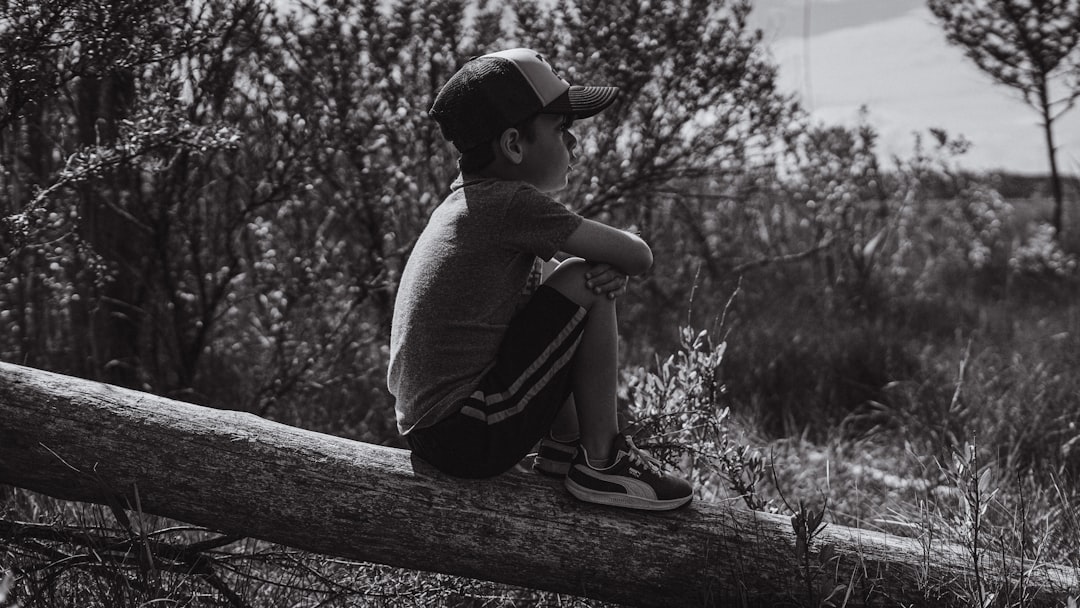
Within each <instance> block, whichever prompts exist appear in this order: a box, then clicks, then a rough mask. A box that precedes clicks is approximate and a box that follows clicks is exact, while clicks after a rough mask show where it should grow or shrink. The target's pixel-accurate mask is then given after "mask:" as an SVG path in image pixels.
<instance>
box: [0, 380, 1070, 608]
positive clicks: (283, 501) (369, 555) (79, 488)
mask: <svg viewBox="0 0 1080 608" xmlns="http://www.w3.org/2000/svg"><path fill="white" fill-rule="evenodd" d="M0 483H5V484H10V485H14V486H18V487H22V488H26V489H29V490H33V491H37V492H41V493H44V494H48V495H51V496H54V497H57V498H61V499H67V500H76V501H87V502H95V503H103V504H109V503H113V504H116V503H117V502H118V503H119V504H121V505H125V506H126V507H127V508H130V509H133V508H134V507H133V506H134V505H135V504H136V502H137V501H138V504H140V505H141V508H142V511H143V512H146V513H153V514H157V515H162V516H166V517H170V518H174V519H178V520H182V521H186V522H190V523H193V524H198V525H202V526H206V527H208V528H212V529H216V530H220V531H222V532H225V533H229V534H236V535H243V536H250V537H254V538H260V539H264V540H267V541H271V542H275V543H280V544H283V545H288V546H291V547H295V548H297V549H302V550H307V551H312V552H317V553H323V554H327V555H335V556H340V557H345V558H351V559H358V560H363V561H369V562H377V563H381V564H389V565H392V566H399V567H405V568H411V569H418V570H427V571H434V572H443V573H447V574H454V575H462V576H467V577H473V578H479V579H485V580H491V581H498V582H503V583H509V584H514V585H520V586H525V587H530V588H535V589H544V590H550V591H556V592H561V593H568V594H574V595H579V596H585V597H590V598H596V599H600V600H605V601H609V602H616V603H621V604H628V605H634V606H727V605H767V606H778V605H779V606H783V605H817V604H818V603H819V602H820V601H821V600H823V599H825V598H826V597H828V596H829V594H830V593H834V592H835V593H836V595H833V596H832V600H833V602H834V603H835V604H836V605H840V604H841V603H844V602H845V595H846V594H848V593H850V596H849V597H848V598H847V599H846V604H847V605H848V606H860V605H868V604H872V605H875V606H882V605H899V604H914V605H935V606H940V605H970V604H969V602H968V600H969V599H970V597H972V593H973V591H972V590H973V589H976V588H977V585H976V583H975V580H974V569H973V567H972V558H971V557H970V555H968V554H967V553H966V552H965V551H964V550H963V548H961V547H957V546H953V545H946V544H941V543H936V542H935V543H933V544H930V545H926V544H924V543H923V542H921V541H919V540H916V539H909V538H902V537H898V536H890V535H886V534H881V533H878V532H873V531H866V530H858V529H852V528H845V527H841V526H835V525H826V526H825V527H824V528H823V529H822V530H820V531H819V532H818V533H817V534H816V535H813V536H812V537H811V538H810V539H809V542H804V541H805V540H806V539H805V537H804V538H802V539H800V538H799V537H798V535H797V534H796V533H795V531H794V530H793V524H792V520H791V518H788V517H785V516H781V515H775V514H769V513H761V512H754V511H748V510H746V509H742V508H738V507H737V506H735V505H733V504H719V503H706V502H700V501H698V502H694V503H692V504H691V505H690V506H689V507H686V508H683V509H679V510H676V511H672V512H667V513H641V512H635V511H626V510H619V509H614V508H608V507H600V506H596V505H590V504H586V503H581V502H577V501H575V500H574V499H573V498H572V497H570V496H569V494H568V493H566V492H565V491H563V490H562V488H561V487H560V485H559V483H558V482H557V481H554V480H550V479H547V478H544V477H542V476H539V475H535V474H532V473H527V472H517V471H515V472H510V473H507V474H504V475H502V476H499V477H497V478H494V479H490V480H481V481H475V480H459V479H453V478H450V477H447V476H445V475H442V474H441V473H439V472H437V471H435V470H434V469H433V468H431V467H430V466H429V465H427V464H425V463H424V462H422V461H420V460H418V459H415V458H412V457H411V456H410V454H409V453H408V452H406V451H402V450H397V449H392V448H386V447H379V446H374V445H369V444H365V443H359V442H355V441H349V440H346V439H342V438H339V437H334V436H330V435H323V434H319V433H315V432H310V431H305V430H302V429H298V428H294V427H290V426H285V425H282V424H278V423H274V422H270V421H267V420H264V419H261V418H258V417H256V416H254V415H251V414H247V413H242V412H235V411H225V410H215V409H209V408H205V407H200V406H195V405H190V404H186V403H181V402H177V401H172V400H169V399H165V398H161V397H156V396H153V395H149V394H146V393H140V392H137V391H132V390H128V389H123V388H119V387H115V386H111V385H105V384H100V383H96V382H91V381H86V380H79V379H75V378H72V377H68V376H62V375H58V374H52V373H48V372H43V371H39V370H34V369H31V368H26V367H20V366H15V365H10V364H3V363H0ZM136 497H137V498H136ZM1021 567H1023V569H1024V572H1023V576H1021V572H1020V570H1021ZM980 568H981V570H982V572H984V580H983V585H984V588H985V589H986V590H988V591H990V592H997V593H999V594H1006V596H1007V594H1009V593H1013V594H1014V595H1015V593H1016V591H1015V590H1016V589H1018V588H1019V587H1020V585H1021V583H1022V585H1023V586H1024V588H1025V592H1026V594H1027V595H1026V596H1025V597H1026V604H1025V605H1027V606H1039V605H1061V604H1062V603H1063V602H1064V601H1065V598H1066V596H1067V594H1070V593H1071V594H1076V593H1077V592H1078V586H1077V578H1076V574H1075V572H1074V571H1073V570H1071V569H1068V568H1065V567H1061V566H1054V565H1048V564H1039V565H1038V566H1037V567H1035V565H1033V564H1031V563H1030V562H1027V563H1026V564H1023V566H1022V565H1021V563H1020V562H1018V561H1015V560H1012V559H1008V558H1004V559H1003V558H1002V557H1001V556H1000V553H994V552H987V553H986V555H985V556H984V560H983V562H982V563H981V564H980Z"/></svg>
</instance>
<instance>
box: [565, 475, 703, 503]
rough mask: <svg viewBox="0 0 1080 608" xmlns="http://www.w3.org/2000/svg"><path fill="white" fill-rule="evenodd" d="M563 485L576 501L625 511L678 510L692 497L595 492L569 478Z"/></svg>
mask: <svg viewBox="0 0 1080 608" xmlns="http://www.w3.org/2000/svg"><path fill="white" fill-rule="evenodd" d="M565 485H566V489H567V490H568V491H569V492H570V493H571V494H573V495H574V498H577V499H578V500H581V501H584V502H591V503H595V504H599V505H610V506H613V507H623V508H626V509H639V510H642V511H670V510H672V509H678V508H679V507H681V506H683V505H685V504H686V503H688V502H690V499H692V498H693V495H692V494H691V495H689V496H684V497H682V498H669V499H666V500H661V499H649V498H642V497H640V496H630V495H629V494H614V493H611V492H599V491H597V490H590V489H589V488H586V487H584V486H582V485H581V484H579V483H577V482H575V481H574V480H572V479H570V478H567V480H566V484H565Z"/></svg>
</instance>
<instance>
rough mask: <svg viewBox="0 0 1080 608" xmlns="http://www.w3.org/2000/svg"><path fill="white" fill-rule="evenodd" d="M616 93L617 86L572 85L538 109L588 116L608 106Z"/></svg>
mask: <svg viewBox="0 0 1080 608" xmlns="http://www.w3.org/2000/svg"><path fill="white" fill-rule="evenodd" d="M618 94H619V88H618V87H585V86H577V85H574V86H571V87H570V88H569V89H567V91H566V92H565V93H563V94H562V95H560V96H559V97H557V98H555V100H554V101H552V102H551V103H549V104H548V105H546V106H544V108H543V109H542V110H540V111H541V112H544V113H547V114H573V115H574V117H575V118H589V117H590V116H595V115H597V114H599V113H600V112H602V111H603V110H604V108H606V107H608V106H610V105H611V104H612V103H613V102H614V101H615V97H616V96H618Z"/></svg>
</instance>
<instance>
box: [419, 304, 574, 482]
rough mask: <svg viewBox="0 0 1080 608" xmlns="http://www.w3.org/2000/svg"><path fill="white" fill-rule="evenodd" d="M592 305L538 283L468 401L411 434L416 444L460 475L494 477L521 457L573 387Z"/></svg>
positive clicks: (446, 469)
mask: <svg viewBox="0 0 1080 608" xmlns="http://www.w3.org/2000/svg"><path fill="white" fill-rule="evenodd" d="M586 312H587V311H586V310H585V309H584V308H582V307H580V306H578V305H577V304H576V303H575V302H573V301H571V300H570V299H568V298H567V297H566V296H564V295H562V294H561V293H559V292H558V291H556V290H555V289H554V288H552V287H548V286H546V285H541V286H540V287H538V288H537V290H536V293H534V294H533V295H532V297H531V298H530V299H529V302H528V304H526V305H525V307H524V308H523V309H522V310H521V311H519V312H518V314H517V315H516V316H515V317H514V318H513V319H512V320H511V321H510V325H509V326H508V327H507V330H506V335H505V336H504V337H503V341H502V344H501V345H500V347H499V352H498V354H497V355H496V359H495V363H494V366H493V367H492V368H491V369H490V370H489V371H488V372H487V373H486V374H485V375H484V377H483V378H481V380H480V384H479V385H478V386H477V389H476V391H475V392H473V394H472V395H470V396H469V397H467V398H465V399H462V400H461V409H460V410H458V411H457V412H456V413H454V414H452V415H451V416H450V417H448V418H445V419H443V420H441V421H439V422H437V423H435V424H434V425H432V426H429V427H424V428H420V429H414V430H412V431H410V432H409V433H408V434H407V435H406V436H405V438H406V440H407V441H408V442H409V446H410V447H411V448H412V450H413V452H414V453H415V454H416V455H417V456H420V457H421V458H423V459H424V460H426V461H428V462H429V463H431V464H432V465H434V466H435V467H436V468H438V469H439V470H441V471H443V472H445V473H448V474H450V475H454V476H457V477H471V478H482V477H493V476H495V475H498V474H500V473H503V472H505V471H507V470H509V469H510V468H512V467H513V466H514V465H515V464H517V463H518V462H520V461H521V460H522V458H524V457H525V456H526V455H527V454H528V453H529V451H530V450H532V448H533V446H535V445H536V443H537V442H538V441H539V440H540V438H541V437H543V436H544V435H545V434H546V433H547V432H548V430H549V429H550V428H551V424H552V422H554V420H555V416H556V414H558V412H559V409H560V408H561V407H562V406H563V404H564V403H566V400H567V398H568V397H569V396H570V394H571V382H570V368H571V364H570V363H571V360H572V359H573V357H574V354H575V352H576V351H577V347H578V343H579V342H580V341H581V333H582V331H583V329H584V327H585V315H586Z"/></svg>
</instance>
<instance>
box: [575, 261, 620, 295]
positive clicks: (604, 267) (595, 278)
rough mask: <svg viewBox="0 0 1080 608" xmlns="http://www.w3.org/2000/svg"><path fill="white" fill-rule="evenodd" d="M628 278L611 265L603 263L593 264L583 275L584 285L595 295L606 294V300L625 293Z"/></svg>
mask: <svg viewBox="0 0 1080 608" xmlns="http://www.w3.org/2000/svg"><path fill="white" fill-rule="evenodd" d="M628 282H630V277H628V276H626V275H625V274H623V273H622V272H620V271H619V270H618V269H616V268H615V267H614V266H612V265H611V264H605V263H603V262H601V263H598V264H593V265H591V266H590V267H589V270H588V272H586V273H585V285H586V286H587V287H588V288H589V289H591V290H592V291H593V293H597V294H601V293H602V294H607V297H608V299H611V300H614V299H615V298H617V297H619V296H621V295H623V294H625V293H626V284H627V283H628Z"/></svg>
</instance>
